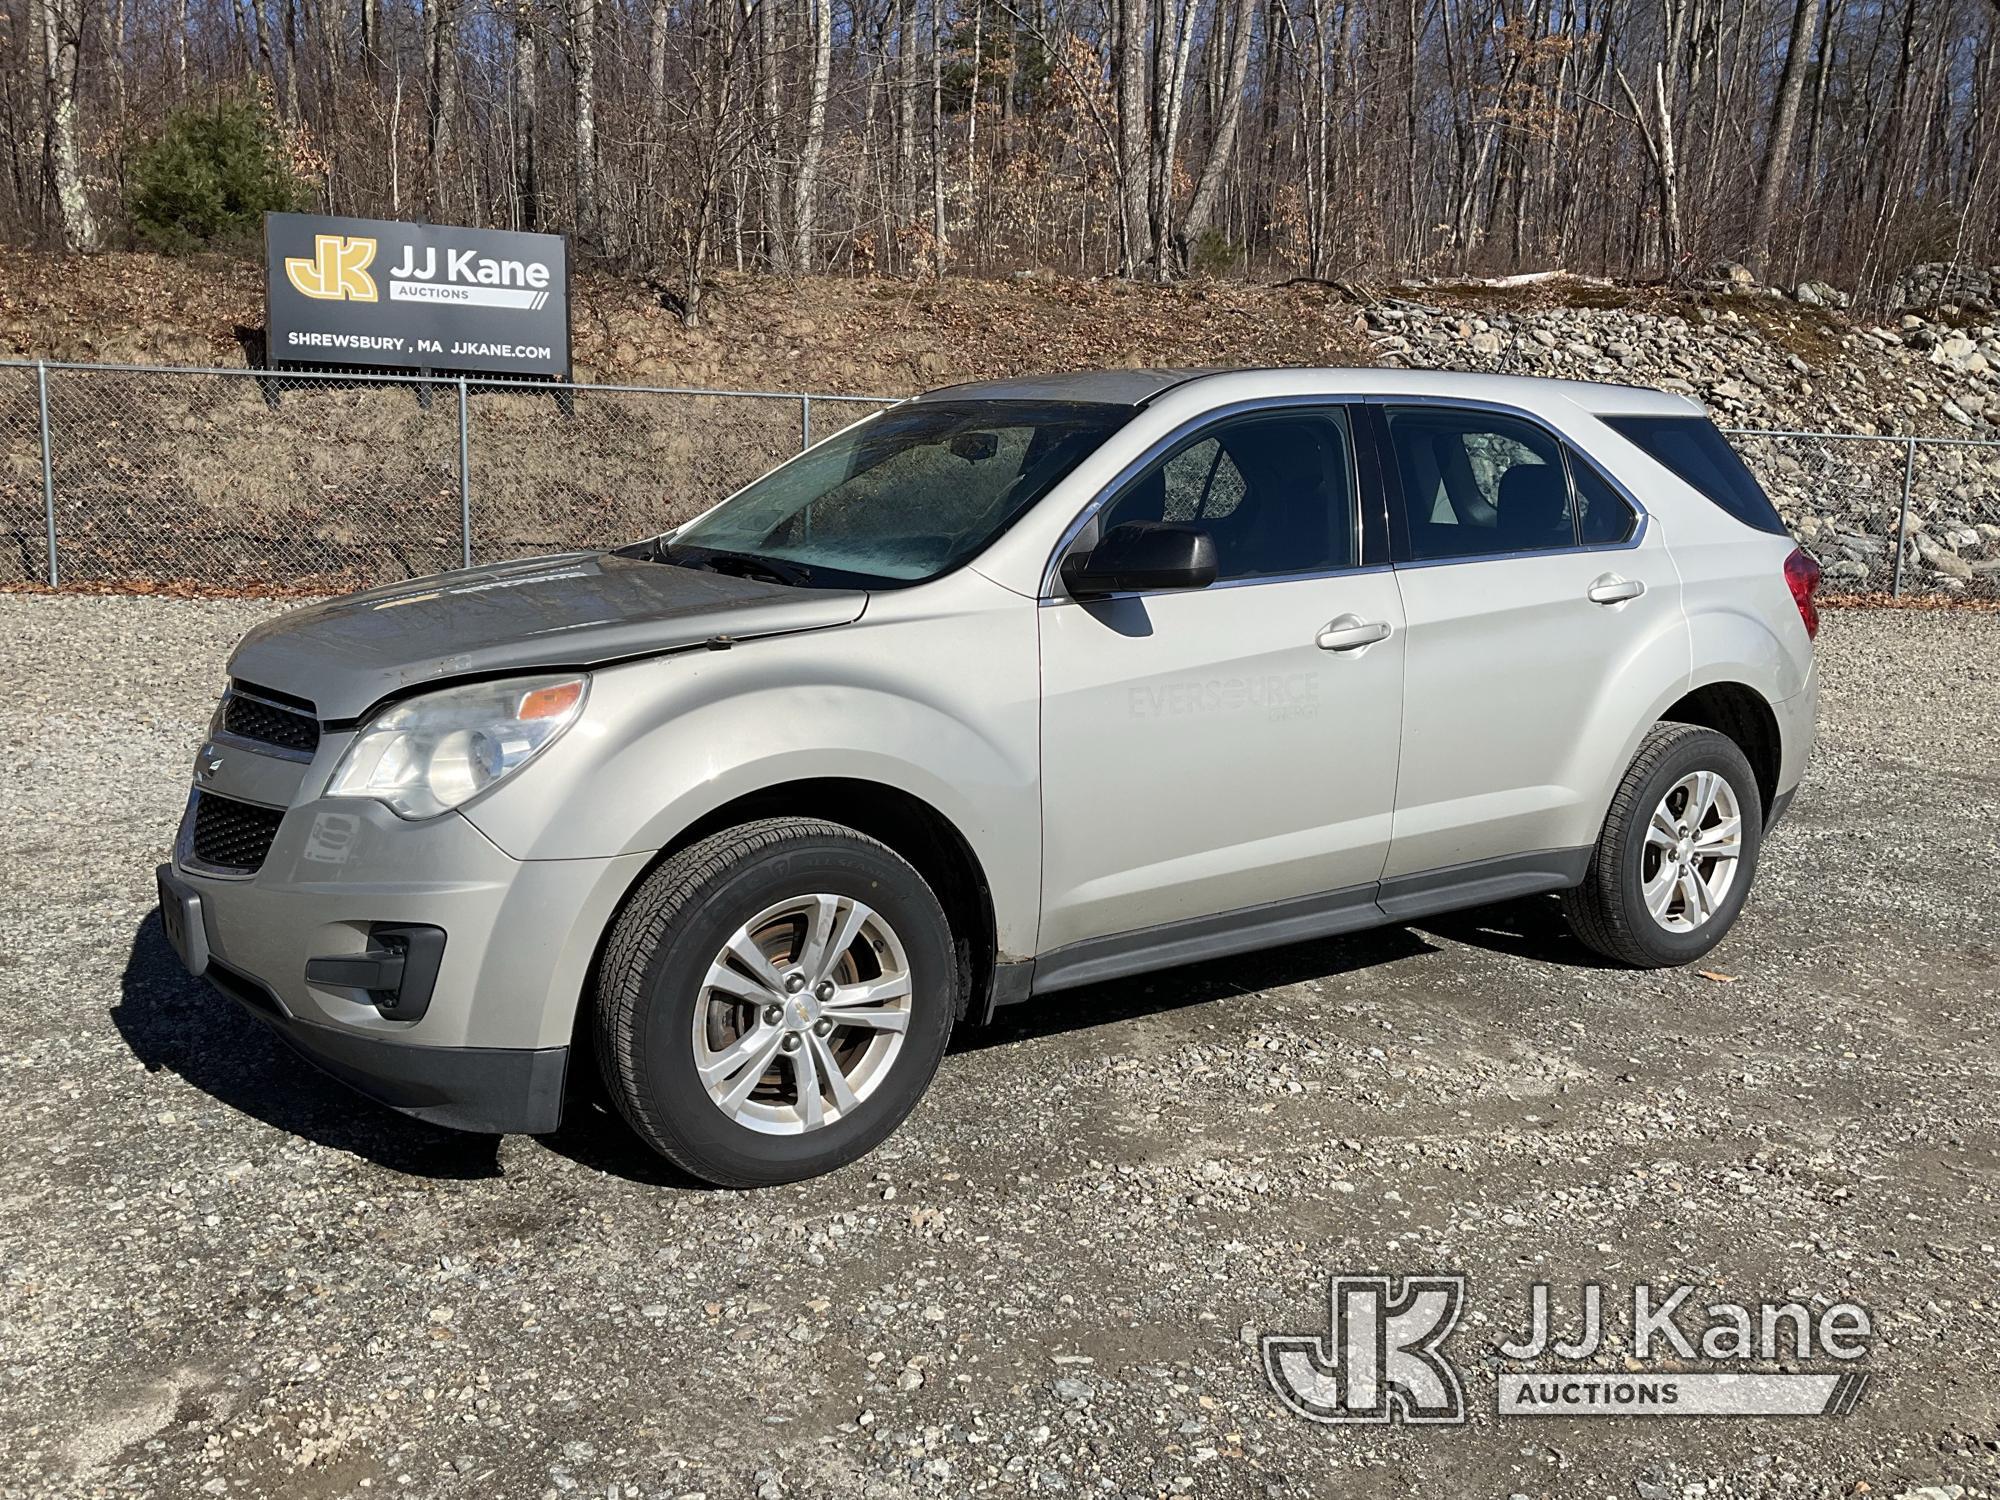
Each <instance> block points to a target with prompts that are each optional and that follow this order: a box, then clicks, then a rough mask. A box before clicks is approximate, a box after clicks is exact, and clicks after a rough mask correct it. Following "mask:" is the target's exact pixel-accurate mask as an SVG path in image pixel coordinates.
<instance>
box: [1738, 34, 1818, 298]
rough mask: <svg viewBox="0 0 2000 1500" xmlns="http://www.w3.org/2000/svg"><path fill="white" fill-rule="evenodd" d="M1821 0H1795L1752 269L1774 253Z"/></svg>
mask: <svg viewBox="0 0 2000 1500" xmlns="http://www.w3.org/2000/svg"><path fill="white" fill-rule="evenodd" d="M1821 3H1822V0H1796V4H1795V6H1794V8H1793V11H1792V39H1791V43H1790V45H1789V46H1787V48H1786V49H1785V70H1784V73H1783V75H1782V76H1781V77H1780V78H1779V80H1778V102H1777V105H1776V107H1775V108H1774V109H1773V110H1772V111H1771V136H1770V139H1769V140H1768V141H1767V142H1766V143H1765V146H1764V174H1763V179H1762V181H1761V182H1760V183H1759V184H1758V187H1757V206H1756V208H1755V209H1754V210H1753V211H1752V213H1751V215H1750V243H1749V246H1748V247H1747V248H1746V250H1745V252H1744V258H1745V260H1747V261H1748V262H1749V265H1750V269H1751V270H1753V271H1755V272H1757V273H1758V274H1759V275H1762V274H1763V273H1764V269H1765V262H1766V261H1767V260H1768V259H1769V258H1770V253H1771V224H1772V222H1773V221H1774V220H1775V219H1776V218H1777V216H1778V195H1779V193H1781V192H1782V191H1784V186H1785V168H1786V165H1787V164H1788V163H1789V161H1790V160H1791V154H1792V133H1793V131H1794V129H1795V128H1796V126H1797V124H1798V118H1799V100H1800V99H1801V98H1802V97H1803V96H1804V94H1805V88H1806V66H1807V58H1808V57H1809V55H1810V54H1811V52H1812V48H1813V33H1814V31H1815V30H1816V29H1817V28H1818V26H1819V8H1820V5H1821Z"/></svg>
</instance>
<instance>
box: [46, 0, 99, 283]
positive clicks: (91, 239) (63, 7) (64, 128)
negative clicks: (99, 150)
mask: <svg viewBox="0 0 2000 1500" xmlns="http://www.w3.org/2000/svg"><path fill="white" fill-rule="evenodd" d="M82 44H83V0H43V5H42V65H43V75H42V81H43V84H44V85H45V87H46V88H47V91H48V92H47V96H46V97H47V100H48V136H47V140H48V170H49V177H50V180H51V182H52V184H53V185H54V187H55V199H56V218H57V223H58V226H59V227H60V229H61V232H62V242H63V248H64V249H65V250H73V251H85V252H87V251H91V250H95V249H96V248H97V244H98V236H97V220H96V218H95V217H94V216H93V215H92V213H91V211H90V195H89V194H88V193H87V192H86V191H85V189H84V183H83V149H82V147H81V145H80V144H79V141H78V126H77V87H76V68H77V55H78V53H79V52H80V51H81V50H82Z"/></svg>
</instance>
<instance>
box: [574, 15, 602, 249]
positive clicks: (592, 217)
mask: <svg viewBox="0 0 2000 1500" xmlns="http://www.w3.org/2000/svg"><path fill="white" fill-rule="evenodd" d="M569 68H570V84H571V88H572V89H573V91H574V96H575V103H576V110H575V119H576V125H575V142H574V146H575V151H574V161H573V165H572V168H571V170H572V172H573V174H574V176H575V180H576V229H577V233H578V234H580V235H582V236H583V237H584V239H585V240H586V241H587V242H591V243H592V244H593V245H594V246H596V247H597V248H603V247H602V246H601V245H596V242H598V241H599V240H601V238H602V236H603V229H604V226H603V224H602V222H601V221H600V219H599V217H598V202H597V0H569Z"/></svg>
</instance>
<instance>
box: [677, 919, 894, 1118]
mask: <svg viewBox="0 0 2000 1500" xmlns="http://www.w3.org/2000/svg"><path fill="white" fill-rule="evenodd" d="M910 1005H911V989H910V964H909V958H908V957H907V955H906V954H905V953H904V951H903V944H902V942H901V940H900V939H899V938H898V937H897V936H896V933H895V930H894V929H893V928H892V927H891V926H890V925H889V923H888V922H887V921H885V920H884V919H883V917H882V915H881V913H879V912H877V911H875V910H873V909H872V908H870V907H868V906H866V905H864V904H862V903H861V902H859V901H856V900H854V899H853V898H852V897H849V896H836V895H830V894H826V893H823V892H822V893H816V894H812V895H805V896H794V897H790V898H788V899H786V900H784V901H781V902H779V903H777V904H776V905H774V906H770V907H766V908H765V909H764V910H763V911H761V912H759V913H757V915H756V916H754V917H752V918H751V919H750V920H749V921H747V922H745V923H744V924H743V925H742V926H741V927H739V928H737V929H736V931H735V933H734V934H733V935H732V936H731V937H730V939H729V941H728V942H727V943H725V944H724V945H723V947H722V950H721V951H720V952H719V953H717V954H716V956H715V959H714V961H713V962H712V963H710V965H709V967H708V973H707V975H706V976H705V978H704V979H703V982H702V993H701V996H700V998H699V999H698V1001H697V1003H696V1005H695V1009H694V1060H695V1069H696V1072H697V1073H698V1074H699V1075H700V1077H701V1080H702V1083H703V1085H704V1086H705V1087H706V1088H707V1090H708V1095H709V1098H710V1099H711V1100H713V1101H714V1103H715V1105H716V1107H717V1108H718V1109H720V1110H721V1111H722V1112H723V1113H724V1114H725V1115H728V1116H729V1117H730V1118H731V1119H732V1120H734V1121H736V1123H738V1124H739V1125H743V1126H746V1127H747V1128H749V1129H751V1130H756V1131H761V1132H763V1133H765V1134H768V1135H801V1134H804V1133H806V1132H808V1131H814V1130H820V1129H824V1128H825V1127H826V1126H828V1125H832V1124H834V1123H836V1122H837V1121H840V1120H845V1119H848V1118H850V1117H851V1116H852V1115H853V1113H854V1112H855V1110H856V1109H858V1108H859V1107H860V1106H861V1104H862V1103H864V1102H865V1101H866V1100H867V1099H868V1097H869V1095H871V1094H872V1093H874V1092H875V1090H876V1089H877V1088H879V1087H880V1086H881V1084H882V1081H883V1079H884V1078H886V1077H887V1076H888V1072H889V1069H890V1068H891V1067H892V1066H894V1064H895V1061H896V1056H897V1054H898V1053H899V1052H901V1051H902V1048H903V1039H904V1036H905V1035H906V1034H907V1032H908V1030H909V1025H910Z"/></svg>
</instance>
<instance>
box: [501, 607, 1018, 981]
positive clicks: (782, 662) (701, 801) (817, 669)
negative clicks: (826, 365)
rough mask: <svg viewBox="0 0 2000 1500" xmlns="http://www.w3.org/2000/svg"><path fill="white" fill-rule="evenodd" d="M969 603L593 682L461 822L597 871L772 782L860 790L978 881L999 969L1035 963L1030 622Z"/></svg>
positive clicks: (871, 616)
mask: <svg viewBox="0 0 2000 1500" xmlns="http://www.w3.org/2000/svg"><path fill="white" fill-rule="evenodd" d="M973 589H974V590H976V591H977V592H979V593H980V594H981V595H982V596H983V597H984V598H985V599H986V600H987V602H988V603H989V605H990V606H991V607H989V608H985V609H977V608H975V609H971V610H966V609H965V608H964V607H963V605H962V604H956V605H947V606H945V607H944V608H943V609H941V610H939V611H937V612H936V613H935V614H933V612H932V610H930V609H926V610H925V611H924V614H925V616H926V618H924V619H923V620H921V621H911V620H909V619H907V618H901V619H899V618H898V615H899V613H900V612H899V611H898V610H896V609H895V608H894V604H893V603H892V604H891V605H890V606H889V607H886V608H882V609H879V610H878V609H876V608H874V607H872V606H871V608H870V610H869V612H868V615H867V616H866V617H865V619H864V621H862V622H858V623H856V624H854V625H851V626H845V627H841V628H839V629H835V630H828V631H819V632H813V633H810V634H801V635H795V636H786V637H778V638H772V639H767V640H763V641H758V642H754V643H751V644H748V645H744V646H739V647H736V648H734V649H730V650H726V651H706V652H697V653H693V654H691V655H687V656H681V657H675V658H670V659H664V660H657V661H651V662H639V663H633V664H631V665H629V666H620V667H613V668H608V669H605V670H603V671H600V672H598V673H597V674H596V675H595V676H594V677H593V678H592V680H591V687H590V697H589V700H588V702H587V704H586V706H585V710H584V715H583V718H582V719H581V720H580V721H579V722H578V723H577V725H576V726H575V727H574V728H573V729H572V730H571V731H570V732H569V733H568V734H566V735H565V736H564V737H563V738H562V739H561V740H559V741H557V742H556V744H555V745H553V746H551V747H550V749H549V750H548V752H547V753H546V754H545V755H544V756H542V757H541V758H540V759H539V760H538V761H537V762H536V763H535V764H533V765H531V766H529V767H528V768H526V769H525V770H524V771H523V772H522V773H521V774H520V775H519V776H516V777H514V778H512V779H510V780H509V781H507V782H504V783H502V784H501V785H500V786H499V787H496V788H495V789H494V791H493V793H492V794H490V795H489V796H487V797H484V798H480V799H477V800H475V801H474V802H472V803H470V804H468V805H467V806H466V807H465V809H464V813H465V816H466V817H467V818H468V819H470V820H471V821H472V822H473V824H474V825H475V826H476V827H478V828H479V829H480V831H481V832H482V833H484V834H485V835H486V836H487V837H488V838H490V839H492V840H493V842H494V843H496V844H497V845H499V847H500V848H501V849H502V850H504V851H506V852H507V853H508V854H510V855H512V856H513V857H514V858H516V859H523V860H549V859H597V858H606V857H610V856H616V855H624V854H634V853H651V852H654V851H657V850H659V849H662V848H665V847H666V846H668V845H669V844H671V843H672V842H673V841H674V840H675V838H676V837H677V836H678V835H679V834H680V833H681V832H682V831H683V830H685V829H686V828H688V827H689V826H691V825H692V824H694V823H696V822H698V821H699V820H700V819H702V818H703V817H705V816H706V815H707V814H709V813H710V812H713V811H714V810H715V809H716V808H718V807H721V806H722V805H724V804H725V803H728V802H732V801H734V800H736V799H737V798H739V797H743V796H746V795H749V794H751V793H754V792H758V791H762V790H764V789H766V788H768V787H772V786H776V785H780V784H782V783H785V782H790V781H798V780H807V779H819V778H824V777H840V778H846V779H852V780H859V781H871V782H876V783H879V784H881V785H883V786H887V787H891V788H894V789H895V790H898V791H901V792H904V793H907V794H908V795H910V796H912V797H915V798H917V799H918V800H920V801H922V802H925V803H927V804H929V805H930V806H931V807H933V808H935V809H936V810H937V811H938V812H939V813H940V814H942V815H943V816H944V817H945V818H946V819H947V820H948V821H950V822H951V823H952V824H953V825H954V826H955V827H956V828H957V829H958V831H959V833H960V834H961V835H962V836H963V837H964V839H965V841H966V843H967V845H968V846H969V847H970V848H971V850H972V853H973V856H974V858H975V859H977V860H978V862H979V864H980V866H981V868H982V870H983V872H984V873H985V876H986V879H987V883H988V888H989V889H990V891H991V893H992V897H993V903H994V918H995V925H996V929H997V932H996V936H997V937H998V940H999V943H1000V947H1001V951H1002V952H1013V953H1028V952H1033V951H1034V946H1033V945H1034V941H1035V934H1036V927H1037V922H1038V917H1039V895H1040V886H1041V794H1040V786H1039V770H1040V749H1039V741H1038V736H1039V691H1040V679H1039V672H1038V669H1037V661H1036V628H1037V625H1036V619H1035V609H1034V605H1033V603H1032V602H1031V601H1028V600H1024V599H1021V598H1020V597H1019V596H1017V595H1013V594H1010V593H1007V592H1006V591H1005V590H1002V589H1000V588H999V587H998V586H997V585H994V584H991V583H989V582H987V581H985V580H983V579H982V580H978V581H977V583H976V585H974V586H973ZM887 597H888V598H889V599H891V600H892V601H894V600H895V596H893V595H892V596H887ZM895 602H900V601H895ZM899 626H900V628H898V627H899ZM884 631H893V635H884V634H883V632H884ZM551 790H559V791H560V793H561V795H560V796H559V797H557V798H555V799H554V800H553V801H552V800H551V798H550V795H549V794H550V791H551Z"/></svg>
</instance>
